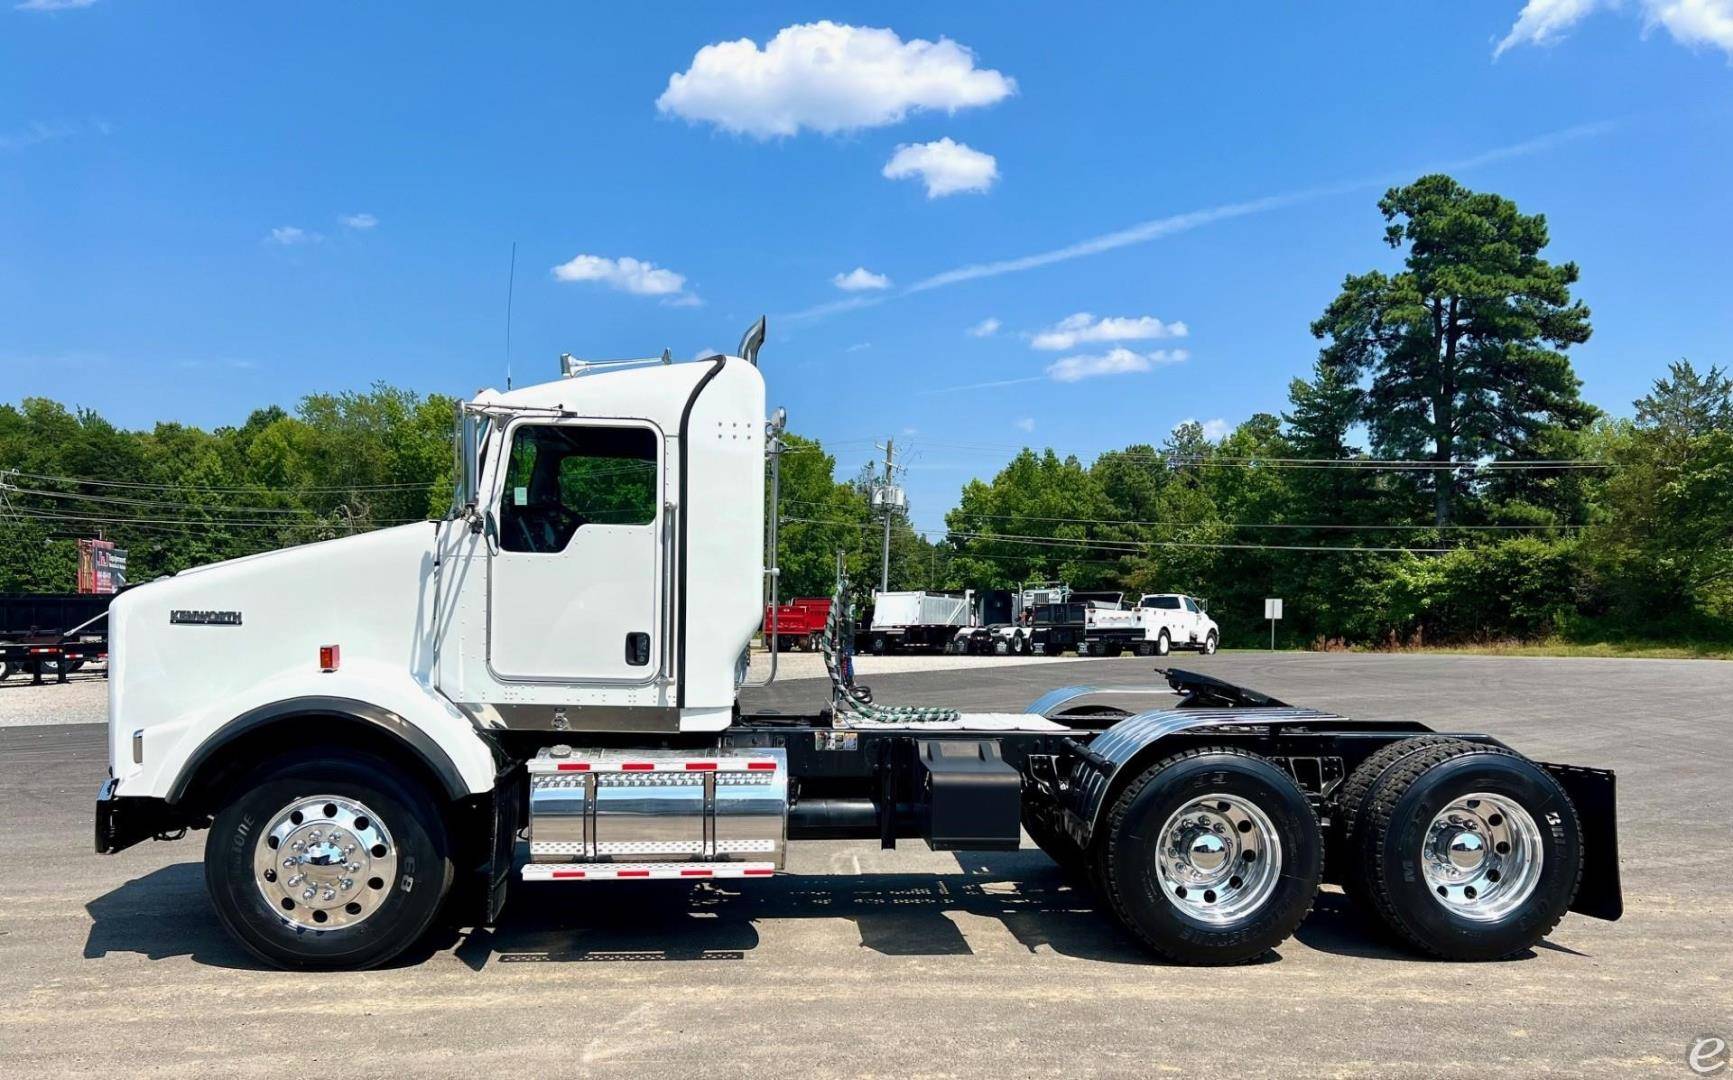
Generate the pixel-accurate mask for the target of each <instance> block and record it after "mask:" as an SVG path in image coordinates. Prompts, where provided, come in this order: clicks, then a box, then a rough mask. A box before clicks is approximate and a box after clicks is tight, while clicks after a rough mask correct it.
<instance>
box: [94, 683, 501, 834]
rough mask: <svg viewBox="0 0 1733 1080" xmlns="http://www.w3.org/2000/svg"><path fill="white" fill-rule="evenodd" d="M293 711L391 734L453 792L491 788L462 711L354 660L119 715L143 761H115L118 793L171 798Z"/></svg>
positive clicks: (486, 752) (488, 752)
mask: <svg viewBox="0 0 1733 1080" xmlns="http://www.w3.org/2000/svg"><path fill="white" fill-rule="evenodd" d="M294 715H334V716H340V717H344V718H347V719H351V720H355V721H357V722H360V723H363V724H366V725H368V726H370V727H373V728H376V729H378V730H381V731H384V732H386V733H388V734H391V735H393V736H394V737H396V738H398V739H400V740H401V741H402V742H403V744H404V746H405V747H406V749H407V750H410V751H413V752H415V753H418V754H419V755H421V757H422V758H423V759H425V760H426V762H427V764H428V766H429V768H430V769H431V770H432V771H433V772H434V773H435V774H436V775H437V776H439V778H440V782H441V784H442V785H443V786H444V787H445V788H446V789H447V793H448V794H450V795H451V796H452V797H453V798H461V797H463V796H467V795H472V794H480V793H483V792H486V791H490V790H492V789H493V786H494V777H495V775H496V773H497V772H498V766H497V764H496V762H495V760H494V753H493V747H492V745H491V744H490V743H489V742H488V741H487V740H486V739H485V738H483V737H482V736H481V734H480V733H478V732H477V731H476V729H475V725H474V723H473V722H471V720H470V719H469V717H468V716H467V715H466V714H464V713H463V712H462V711H461V710H460V709H458V708H457V706H455V705H453V704H452V703H451V702H450V701H448V700H447V699H446V698H445V697H444V696H443V695H441V694H440V693H439V691H438V690H435V689H434V688H433V687H431V686H428V685H427V684H425V683H422V682H420V681H418V680H416V679H414V678H411V677H410V676H409V675H408V674H407V673H406V672H403V671H401V670H396V669H389V668H386V667H385V666H383V665H372V664H367V663H357V664H355V665H354V666H353V668H350V667H348V666H347V665H346V666H345V670H344V671H343V672H341V673H331V674H319V673H313V674H308V675H299V674H297V675H294V676H287V675H280V676H279V677H277V678H274V679H270V680H267V681H265V682H263V683H261V684H259V685H258V686H256V687H252V688H249V692H248V693H247V694H246V695H245V696H244V697H243V698H240V699H238V700H236V699H229V700H227V701H225V702H221V703H212V704H211V705H210V706H208V707H206V708H203V709H199V710H197V711H195V712H191V713H184V714H182V715H179V716H174V717H162V718H160V719H158V718H153V720H150V721H145V720H143V718H138V717H135V718H134V719H133V721H127V720H125V719H122V720H121V722H120V723H119V725H117V726H118V728H119V729H120V730H126V729H129V728H132V726H133V723H135V722H139V721H143V722H142V723H139V726H138V730H140V731H142V732H143V734H142V737H141V739H140V740H139V745H140V746H141V748H142V758H143V761H142V762H139V763H137V764H134V763H132V762H131V761H125V762H122V761H120V760H117V761H116V765H117V766H120V767H118V768H116V770H115V775H116V777H118V778H119V779H120V784H119V791H118V793H119V794H120V795H124V796H129V797H130V796H143V797H155V798H161V799H164V800H166V801H169V802H173V801H175V800H176V799H177V798H179V797H180V796H181V795H182V794H184V793H185V791H186V785H187V784H188V783H189V782H190V781H191V778H192V777H193V776H194V775H196V773H197V771H198V766H199V765H201V764H203V763H205V762H207V761H209V760H210V759H211V757H212V755H214V754H217V753H220V751H221V748H222V747H223V746H225V745H227V744H228V743H230V742H231V741H232V740H233V739H234V738H236V737H238V736H240V735H242V734H244V733H245V732H247V731H251V730H255V729H257V728H258V727H259V726H261V725H263V724H268V723H273V722H276V721H280V720H282V719H284V718H285V717H289V716H294ZM117 742H118V740H117ZM117 758H118V755H117Z"/></svg>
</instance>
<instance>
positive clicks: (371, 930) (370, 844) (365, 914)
mask: <svg viewBox="0 0 1733 1080" xmlns="http://www.w3.org/2000/svg"><path fill="white" fill-rule="evenodd" d="M236 792H237V793H236V795H235V798H234V799H233V800H232V801H231V802H230V803H229V804H228V805H227V806H225V807H223V809H222V810H221V811H219V812H218V814H217V816H216V820H215V821H214V822H213V823H212V825H211V830H210V836H209V837H208V838H207V840H206V843H205V884H206V887H207V888H208V890H209V892H210V896H211V902H212V904H214V905H215V907H216V909H217V917H218V919H219V920H220V921H221V922H222V924H223V927H224V928H225V929H226V930H228V931H229V933H230V934H231V935H233V936H234V938H235V940H237V941H238V942H240V943H241V945H242V946H243V947H245V948H246V949H247V951H248V952H251V953H252V954H253V955H254V956H257V957H258V958H259V959H261V960H263V961H265V962H266V963H268V964H271V965H273V966H275V967H280V968H290V969H299V970H338V969H359V968H369V967H375V966H377V965H379V964H383V963H385V962H386V961H388V960H390V959H391V958H392V957H394V956H396V955H397V954H398V953H400V952H402V951H403V950H404V949H406V948H408V947H409V946H410V945H411V944H413V943H414V942H415V941H416V940H417V939H419V938H420V937H421V936H422V934H423V933H425V932H426V931H427V928H428V927H429V926H430V925H432V923H433V920H434V918H435V917H436V916H437V915H438V913H439V908H440V905H441V904H442V903H443V901H444V899H445V895H446V892H447V891H448V890H449V888H450V886H451V880H452V875H453V869H452V861H451V857H450V843H449V839H448V837H447V834H446V829H445V823H444V819H443V818H442V816H441V814H440V812H439V808H438V806H437V805H436V804H435V803H434V802H433V800H432V798H431V797H430V796H429V795H428V793H427V792H426V791H425V790H424V789H423V788H422V787H421V785H420V784H418V783H416V782H415V781H414V780H412V779H410V778H409V777H407V776H405V775H404V774H402V773H401V772H400V771H398V769H397V768H396V767H395V766H393V765H392V764H391V763H390V762H388V761H386V760H384V759H383V758H378V757H375V756H373V755H370V754H363V753H359V752H354V751H342V750H337V751H320V752H310V753H307V754H303V755H299V756H293V757H289V758H287V759H280V760H278V761H274V762H272V763H270V764H267V765H265V766H262V767H261V768H260V769H258V770H257V771H256V772H255V773H254V774H253V775H252V776H250V777H248V778H247V779H246V780H245V781H243V782H242V783H241V784H240V785H239V786H238V787H237V789H236Z"/></svg>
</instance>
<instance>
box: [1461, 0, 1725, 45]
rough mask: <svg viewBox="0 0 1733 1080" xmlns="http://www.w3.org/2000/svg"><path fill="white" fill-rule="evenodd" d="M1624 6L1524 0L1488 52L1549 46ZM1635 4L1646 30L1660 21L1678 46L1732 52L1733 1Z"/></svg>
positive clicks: (1601, 0)
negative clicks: (1588, 20) (1596, 15)
mask: <svg viewBox="0 0 1733 1080" xmlns="http://www.w3.org/2000/svg"><path fill="white" fill-rule="evenodd" d="M1623 6H1624V5H1623V4H1621V3H1619V2H1618V0H1528V3H1526V4H1524V5H1523V8H1522V11H1521V13H1520V14H1518V15H1517V17H1516V22H1515V23H1514V24H1513V25H1512V26H1511V28H1510V32H1509V33H1507V34H1505V35H1504V38H1503V39H1502V40H1500V41H1499V43H1498V45H1497V46H1496V47H1495V48H1494V49H1493V50H1492V55H1493V57H1494V58H1495V59H1496V58H1497V57H1499V56H1502V55H1504V53H1505V51H1506V50H1508V49H1511V48H1514V47H1515V46H1518V45H1551V44H1553V43H1555V42H1557V41H1558V40H1559V39H1561V38H1563V37H1564V36H1565V35H1566V34H1567V33H1569V32H1570V31H1571V30H1572V29H1573V28H1575V27H1576V25H1577V24H1578V23H1580V22H1582V21H1583V20H1584V19H1586V18H1588V17H1589V16H1590V15H1591V14H1593V13H1594V12H1595V11H1596V10H1598V9H1601V8H1622V7H1623ZM1636 6H1637V7H1638V8H1639V9H1641V11H1642V13H1643V24H1644V32H1645V33H1646V32H1648V31H1650V30H1653V29H1654V28H1655V27H1657V26H1659V27H1663V28H1664V29H1665V30H1666V31H1667V33H1668V34H1669V35H1671V37H1672V38H1673V40H1674V41H1676V42H1678V43H1679V44H1681V45H1688V46H1692V47H1696V46H1699V45H1712V46H1714V47H1715V48H1717V49H1720V50H1721V51H1722V52H1725V53H1727V54H1729V55H1733V0H1637V5H1636Z"/></svg>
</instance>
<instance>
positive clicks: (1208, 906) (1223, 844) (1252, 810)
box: [1155, 795, 1282, 925]
mask: <svg viewBox="0 0 1733 1080" xmlns="http://www.w3.org/2000/svg"><path fill="white" fill-rule="evenodd" d="M1159 840H1160V846H1159V847H1158V848H1157V849H1156V857H1155V862H1156V875H1157V877H1158V878H1159V879H1160V881H1161V889H1162V892H1163V894H1165V895H1166V896H1167V899H1168V901H1169V902H1170V903H1172V904H1173V905H1174V906H1175V907H1177V908H1178V909H1179V910H1180V911H1181V912H1182V913H1184V914H1185V915H1187V916H1189V917H1191V918H1193V919H1196V920H1198V921H1199V922H1204V923H1210V924H1213V925H1219V924H1222V923H1230V922H1233V921H1235V920H1236V919H1241V918H1244V917H1245V916H1247V915H1249V914H1251V913H1252V912H1254V911H1256V910H1257V909H1258V908H1260V907H1262V906H1263V905H1264V903H1265V902H1266V901H1267V900H1269V898H1270V894H1272V893H1274V892H1275V890H1276V883H1277V882H1278V881H1280V880H1281V876H1282V841H1281V837H1280V836H1278V835H1277V834H1276V827H1275V825H1274V824H1273V823H1272V822H1271V821H1270V818H1269V815H1268V814H1266V813H1264V811H1263V810H1262V808H1260V807H1259V806H1258V805H1257V804H1256V803H1254V802H1252V801H1251V800H1249V799H1245V798H1241V797H1240V796H1238V795H1205V796H1202V797H1201V798H1197V799H1193V800H1192V801H1191V802H1188V803H1186V804H1185V805H1184V806H1182V807H1180V808H1179V809H1178V810H1176V811H1174V812H1173V813H1172V814H1171V815H1169V816H1168V819H1167V822H1166V823H1165V824H1164V825H1162V827H1161V833H1160V834H1159Z"/></svg>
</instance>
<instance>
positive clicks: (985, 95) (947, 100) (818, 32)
mask: <svg viewBox="0 0 1733 1080" xmlns="http://www.w3.org/2000/svg"><path fill="white" fill-rule="evenodd" d="M1016 90H1017V84H1016V82H1015V81H1014V80H1012V79H1010V78H1007V77H1006V76H1004V75H1002V74H1000V73H999V72H997V71H993V70H991V69H988V68H978V67H976V66H975V54H974V53H973V52H971V51H969V49H968V48H967V47H965V46H962V45H959V44H957V43H956V42H954V41H952V40H950V39H949V38H943V37H941V38H940V39H939V40H938V41H936V42H934V41H924V40H922V39H920V38H914V39H912V40H910V41H906V42H905V41H903V40H902V39H901V38H899V37H898V36H897V35H896V33H895V31H892V30H885V29H875V28H873V27H865V26H848V25H843V24H838V23H833V22H830V21H828V20H826V21H823V22H816V23H803V24H800V25H796V26H787V27H784V28H783V29H781V30H779V31H777V34H776V36H775V37H774V38H771V39H770V41H769V43H768V44H766V45H765V46H764V48H763V49H760V48H759V47H758V43H757V42H755V41H753V40H751V39H750V38H741V39H740V40H738V41H720V42H717V43H715V44H713V45H706V46H704V47H703V48H702V49H699V50H698V52H697V54H696V55H695V56H693V57H692V65H691V66H690V67H688V68H687V69H686V70H685V71H683V72H679V73H677V74H674V75H670V76H669V77H668V88H667V89H666V90H664V91H663V92H662V96H661V97H659V98H657V99H656V108H657V109H658V110H660V111H661V112H663V113H668V114H671V115H674V116H679V117H683V118H685V119H687V120H691V121H695V122H696V121H706V122H709V123H712V124H715V125H716V126H717V127H719V128H721V129H723V130H724V131H732V132H734V133H736V134H740V135H751V136H753V137H755V138H759V139H768V138H772V137H774V136H778V135H794V134H797V133H798V132H799V131H800V130H801V129H802V128H808V129H810V130H813V131H819V132H823V133H824V134H827V135H830V134H835V133H836V132H839V131H854V130H858V129H861V128H872V127H882V126H884V125H886V124H894V123H897V122H899V121H900V120H902V119H903V118H904V117H905V116H907V115H908V114H909V113H910V112H914V111H917V110H921V109H943V110H945V111H946V112H950V113H954V112H956V111H957V110H958V109H967V108H973V107H976V106H982V105H991V104H993V103H994V102H997V101H1002V100H1004V99H1005V98H1006V97H1009V96H1010V95H1011V94H1013V93H1015V92H1016Z"/></svg>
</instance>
